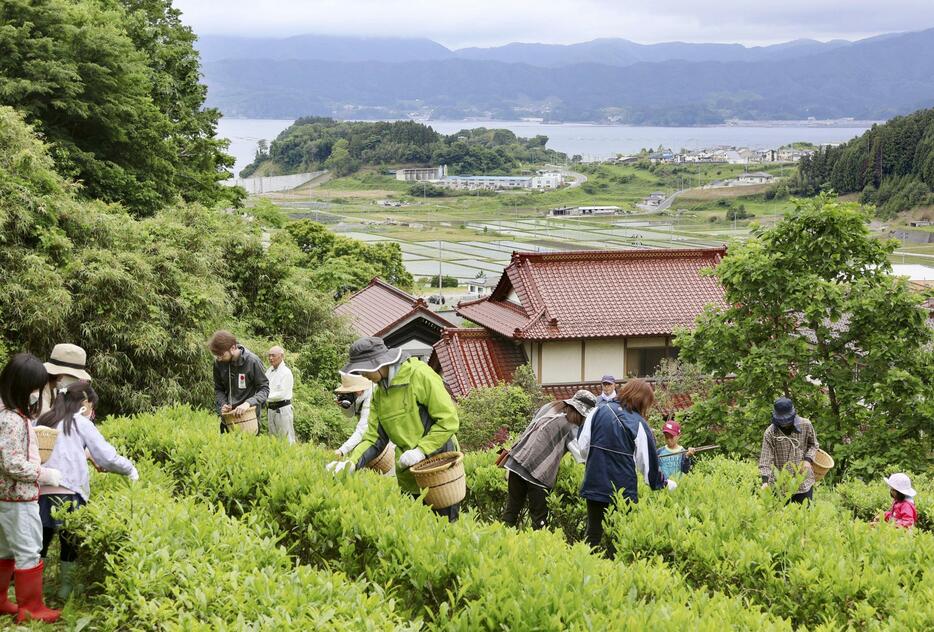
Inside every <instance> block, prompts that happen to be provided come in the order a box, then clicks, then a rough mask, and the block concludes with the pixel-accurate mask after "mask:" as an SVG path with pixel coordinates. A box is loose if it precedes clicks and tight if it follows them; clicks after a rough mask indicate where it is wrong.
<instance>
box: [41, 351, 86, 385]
mask: <svg viewBox="0 0 934 632" xmlns="http://www.w3.org/2000/svg"><path fill="white" fill-rule="evenodd" d="M87 363H88V354H87V352H86V351H85V350H84V349H82V348H81V347H79V346H78V345H71V344H65V343H63V344H57V345H55V347H53V348H52V353H51V354H49V361H48V362H46V363H45V365H44V366H45V370H46V372H48V374H49V375H70V376H72V377H76V378H78V379H79V380H87V381H88V382H90V381H91V376H90V375H88V372H87V371H86V369H87V368H88V367H87Z"/></svg>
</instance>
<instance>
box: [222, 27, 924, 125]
mask: <svg viewBox="0 0 934 632" xmlns="http://www.w3.org/2000/svg"><path fill="white" fill-rule="evenodd" d="M611 42H618V41H617V40H611ZM838 44H839V45H833V46H830V48H829V50H828V49H827V47H828V45H829V44H820V43H819V42H818V43H814V42H808V41H799V42H794V43H788V44H784V45H780V46H779V47H777V49H776V47H764V48H763V49H762V50H763V51H767V52H758V53H750V52H749V51H756V50H758V49H744V50H746V51H747V52H746V53H743V54H746V55H749V54H757V55H766V54H767V55H771V56H772V59H766V60H761V61H720V60H715V61H680V60H667V61H661V62H645V61H640V62H637V63H634V64H631V65H627V66H622V65H610V64H595V63H578V64H574V65H570V66H557V65H552V66H547V65H544V64H542V65H530V64H524V63H513V62H510V63H505V62H502V61H489V60H467V59H461V58H453V59H437V60H419V61H405V62H386V61H354V62H341V61H308V60H304V61H274V60H268V59H252V60H225V61H216V62H209V63H206V64H205V65H204V72H205V78H206V82H207V84H208V88H209V92H208V102H209V104H210V105H213V106H215V107H219V108H220V109H221V110H222V111H223V112H224V113H225V114H227V115H228V116H232V117H283V118H285V117H297V116H304V115H326V116H334V117H337V118H355V119H363V118H405V117H408V116H410V115H414V116H417V117H431V118H437V119H442V118H455V119H457V118H465V117H488V118H493V119H516V118H518V117H526V116H539V117H543V118H545V119H547V120H549V121H595V122H622V123H629V124H644V125H650V124H655V125H696V124H713V123H720V122H723V121H724V120H726V119H729V118H742V119H757V120H763V119H803V118H807V117H815V118H842V117H854V118H860V119H887V118H889V117H891V116H894V115H897V114H904V113H907V112H911V111H914V110H917V109H920V108H923V107H928V106H930V105H932V104H934V30H929V31H922V32H917V33H908V34H900V35H894V36H889V37H880V38H872V39H870V40H864V41H861V42H856V43H852V44H848V43H845V42H843V43H838ZM636 46H638V45H636ZM685 46H693V45H685ZM701 46H717V45H701ZM815 47H816V48H817V49H818V50H819V51H820V52H817V53H813V54H804V55H802V56H794V55H795V54H796V53H794V51H795V50H797V51H807V50H813V49H814V48H815ZM739 48H741V49H742V47H739ZM769 49H771V51H770V52H768V51H769ZM711 50H713V49H711ZM720 54H725V53H723V51H722V50H721V53H720ZM788 55H791V56H790V57H787V56H788Z"/></svg>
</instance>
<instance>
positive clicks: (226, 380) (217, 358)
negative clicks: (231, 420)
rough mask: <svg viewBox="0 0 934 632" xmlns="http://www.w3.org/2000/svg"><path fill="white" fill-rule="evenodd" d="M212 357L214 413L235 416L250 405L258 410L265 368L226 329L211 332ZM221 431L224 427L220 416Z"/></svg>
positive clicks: (264, 394) (263, 395) (263, 392)
mask: <svg viewBox="0 0 934 632" xmlns="http://www.w3.org/2000/svg"><path fill="white" fill-rule="evenodd" d="M208 348H209V349H210V350H211V354H212V355H213V356H214V399H215V402H216V403H217V414H218V415H222V414H224V413H229V412H233V413H235V414H236V415H237V416H238V417H239V416H241V415H243V414H244V413H245V412H247V411H248V410H250V408H254V409H256V413H257V415H256V417H257V419H258V418H259V410H260V408H262V406H263V404H264V403H266V398H267V397H269V380H267V379H266V369H265V367H264V366H263V362H262V360H260V359H259V358H258V357H257V356H256V354H255V353H253V352H252V351H250V350H249V349H247V348H246V347H244V346H243V345H241V344H239V343H238V342H237V338H236V337H235V336H234V335H233V334H232V333H230V332H229V331H223V330H220V331H215V332H214V335H213V336H211V340H210V341H209V342H208ZM220 427H221V432H227V426H226V425H225V424H224V421H223V418H221V426H220Z"/></svg>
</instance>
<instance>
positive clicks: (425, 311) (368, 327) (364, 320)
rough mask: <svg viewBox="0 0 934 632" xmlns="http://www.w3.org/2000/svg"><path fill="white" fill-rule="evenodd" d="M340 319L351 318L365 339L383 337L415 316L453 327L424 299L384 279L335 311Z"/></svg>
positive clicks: (371, 284) (351, 298) (374, 281)
mask: <svg viewBox="0 0 934 632" xmlns="http://www.w3.org/2000/svg"><path fill="white" fill-rule="evenodd" d="M334 313H335V314H337V315H338V316H348V317H349V318H350V324H351V326H352V327H353V329H354V331H356V332H357V334H359V335H361V336H383V335H386V334H387V333H388V332H390V331H392V329H393V327H394V326H395V325H397V324H399V323H401V322H403V321H405V320H408V318H409V317H410V316H412V315H413V314H415V313H418V314H419V315H421V316H423V317H424V318H426V319H427V320H430V321H433V322H434V323H435V324H437V325H438V326H440V327H450V326H452V323H450V322H448V320H447V319H445V318H444V317H442V316H439V315H438V314H436V313H434V312H432V311H431V310H430V309H429V308H428V305H427V303H425V301H424V300H422V299H420V298H415V297H414V296H412V295H410V294H407V293H406V292H403V291H402V290H400V289H399V288H397V287H395V286H392V285H390V284H388V283H386V282H385V281H383V280H382V279H379V278H374V279H373V280H372V281H370V284H369V285H367V286H366V287H365V288H363V289H362V290H360V291H358V292H356V293H355V294H353V295H352V296H351V297H350V298H349V299H347V301H346V302H344V303H341V304H340V305H338V306H337V307H336V308H335V309H334Z"/></svg>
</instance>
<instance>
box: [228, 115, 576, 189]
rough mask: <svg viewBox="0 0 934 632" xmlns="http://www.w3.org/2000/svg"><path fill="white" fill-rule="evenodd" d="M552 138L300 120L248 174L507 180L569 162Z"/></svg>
mask: <svg viewBox="0 0 934 632" xmlns="http://www.w3.org/2000/svg"><path fill="white" fill-rule="evenodd" d="M547 143H548V137H547V136H542V135H538V136H534V137H532V138H520V137H518V136H516V135H515V134H514V133H513V132H511V131H509V130H506V129H487V128H477V129H465V130H461V131H459V132H457V133H455V134H451V135H447V136H446V135H444V134H439V133H438V132H436V131H435V130H433V129H432V128H431V127H430V126H428V125H424V124H422V123H416V122H415V121H396V122H386V121H380V122H362V121H336V120H334V119H330V118H323V117H305V118H300V119H298V120H297V121H295V123H293V124H292V125H291V126H290V127H289V128H288V129H286V130H285V131H284V132H282V133H281V134H279V137H278V138H276V139H275V140H274V141H273V142H272V144H271V145H270V146H269V147H265V146H263V145H260V147H259V149H258V151H257V154H256V159H255V160H254V161H253V162H252V163H251V164H249V165H247V166H246V168H244V169H243V171H241V172H240V175H241V176H242V177H249V176H250V175H253V174H254V173H257V172H258V171H259V172H260V173H262V174H264V175H273V174H286V173H300V172H302V171H315V170H318V169H330V170H331V171H333V172H334V173H336V174H337V175H347V174H350V173H353V172H354V171H357V170H358V169H360V168H361V167H368V166H381V165H399V164H419V165H432V166H436V165H442V164H443V165H447V166H448V170H449V172H450V173H452V174H455V173H463V174H466V173H484V174H507V173H509V172H510V171H511V170H512V169H515V168H517V167H518V166H519V165H520V164H522V163H533V164H541V163H545V162H563V161H565V160H566V159H567V156H566V155H565V154H563V153H561V152H557V151H554V150H552V149H547V148H546V147H545V145H546V144H547Z"/></svg>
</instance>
